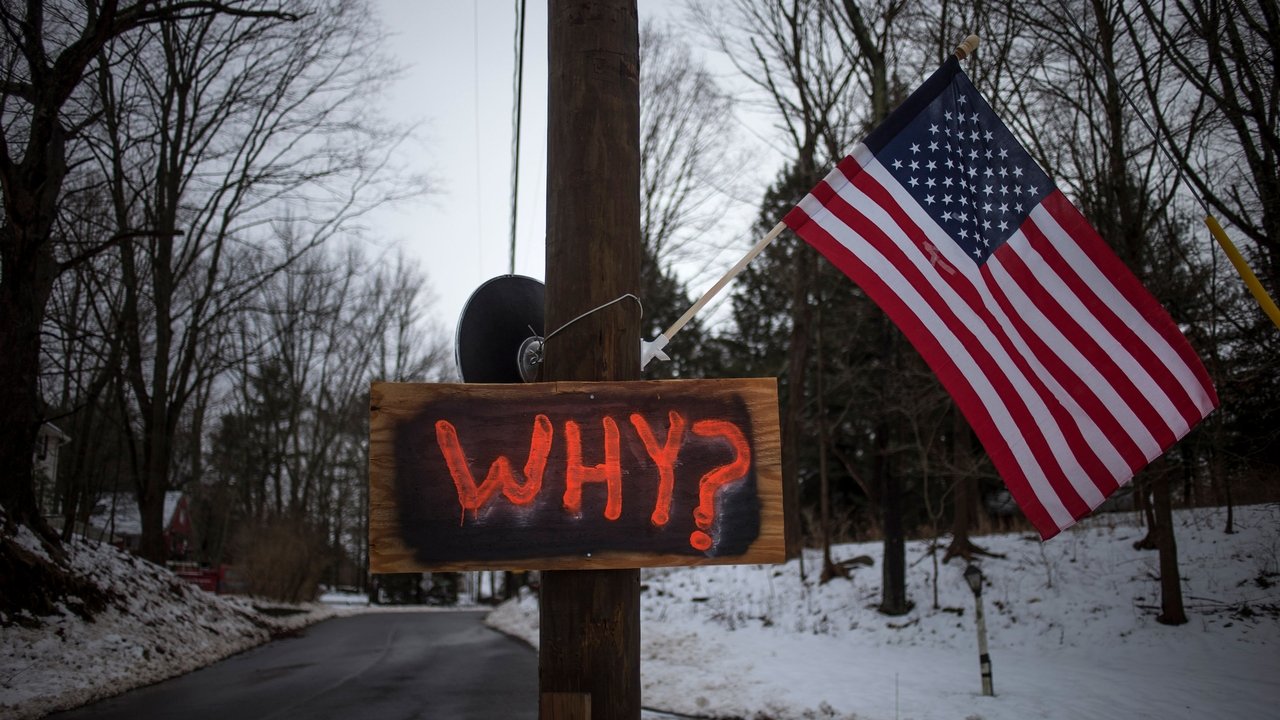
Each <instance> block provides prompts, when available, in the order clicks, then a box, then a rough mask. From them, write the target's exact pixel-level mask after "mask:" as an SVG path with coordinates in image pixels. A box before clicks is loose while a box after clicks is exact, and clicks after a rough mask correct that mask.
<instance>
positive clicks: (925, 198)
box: [924, 195, 937, 205]
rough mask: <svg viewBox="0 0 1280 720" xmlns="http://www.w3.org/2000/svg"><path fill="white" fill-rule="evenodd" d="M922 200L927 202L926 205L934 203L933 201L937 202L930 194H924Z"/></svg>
mask: <svg viewBox="0 0 1280 720" xmlns="http://www.w3.org/2000/svg"><path fill="white" fill-rule="evenodd" d="M924 201H925V203H926V204H928V205H932V204H934V203H935V202H937V200H935V199H934V197H933V196H932V195H925V196H924Z"/></svg>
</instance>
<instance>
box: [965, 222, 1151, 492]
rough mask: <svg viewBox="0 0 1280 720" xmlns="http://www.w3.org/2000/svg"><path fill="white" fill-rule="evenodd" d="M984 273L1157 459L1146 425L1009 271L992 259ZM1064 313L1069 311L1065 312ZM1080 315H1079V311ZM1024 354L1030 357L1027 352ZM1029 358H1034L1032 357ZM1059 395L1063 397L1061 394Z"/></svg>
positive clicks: (1145, 451) (1146, 454)
mask: <svg viewBox="0 0 1280 720" xmlns="http://www.w3.org/2000/svg"><path fill="white" fill-rule="evenodd" d="M1025 239H1026V238H1025V237H1024V236H1023V235H1022V232H1021V231H1019V232H1018V233H1016V234H1015V235H1014V236H1013V237H1011V238H1010V239H1009V242H1010V243H1013V242H1015V241H1019V242H1022V241H1025ZM987 269H988V271H989V272H990V273H991V278H992V280H993V281H994V282H995V284H996V285H997V286H999V287H1000V289H1001V291H1002V292H1003V293H1004V295H1005V297H1006V298H1007V299H1008V301H1009V304H1010V305H1012V306H1013V308H1014V310H1016V311H1017V313H1018V316H1019V317H1021V318H1022V319H1023V321H1024V322H1026V324H1027V325H1029V326H1031V327H1033V328H1035V329H1036V331H1037V333H1036V337H1038V338H1039V339H1040V341H1041V342H1043V343H1044V344H1045V346H1046V347H1048V348H1049V350H1050V351H1051V352H1052V353H1053V354H1054V355H1056V356H1057V357H1058V359H1059V360H1061V361H1062V363H1063V364H1064V365H1066V366H1067V369H1068V370H1070V371H1071V373H1072V374H1073V375H1075V377H1076V379H1077V380H1078V381H1079V382H1080V383H1081V384H1083V385H1084V386H1085V387H1087V388H1088V389H1089V391H1090V392H1092V393H1093V395H1094V397H1095V398H1096V399H1097V400H1098V402H1100V403H1102V406H1103V407H1104V408H1105V409H1106V410H1107V411H1108V412H1110V413H1111V416H1112V417H1113V418H1115V420H1116V422H1117V423H1118V424H1119V425H1120V428H1121V429H1122V430H1124V431H1125V433H1127V434H1128V435H1129V437H1130V438H1131V439H1132V440H1133V442H1134V443H1135V444H1136V445H1137V446H1138V450H1139V451H1141V452H1142V454H1143V456H1144V457H1146V458H1147V459H1148V460H1150V459H1151V458H1152V457H1154V456H1156V455H1159V454H1160V443H1159V442H1158V441H1157V440H1156V439H1155V436H1154V435H1152V434H1151V431H1150V430H1148V429H1147V426H1146V424H1144V423H1143V422H1142V420H1141V419H1140V418H1139V417H1138V415H1137V413H1135V412H1134V411H1133V408H1132V407H1130V406H1129V404H1128V403H1126V402H1125V401H1124V398H1122V397H1121V396H1120V393H1119V392H1118V391H1117V390H1116V389H1115V386H1113V385H1112V384H1111V383H1109V382H1107V381H1106V379H1105V378H1104V377H1103V376H1102V373H1101V372H1100V371H1099V370H1098V369H1097V368H1096V367H1095V366H1094V365H1093V364H1092V363H1090V362H1089V360H1088V358H1086V357H1085V356H1084V354H1082V353H1081V352H1080V350H1079V348H1077V347H1076V346H1075V344H1074V343H1072V342H1071V341H1070V340H1069V339H1068V338H1067V337H1066V336H1065V335H1063V334H1062V332H1061V331H1060V330H1058V328H1057V326H1056V325H1054V324H1053V322H1051V321H1050V320H1049V318H1047V317H1045V315H1044V313H1043V312H1041V311H1040V307H1039V305H1038V304H1037V303H1036V301H1034V300H1032V299H1031V297H1030V296H1029V295H1027V293H1026V288H1024V287H1023V286H1022V285H1021V284H1019V283H1018V282H1017V281H1015V280H1014V279H1013V277H1012V276H1010V275H1009V271H1008V270H1006V269H1005V267H1004V264H1003V263H1001V262H1000V259H999V258H998V257H997V256H994V255H993V256H992V257H991V259H990V260H988V261H987ZM988 292H989V290H988ZM1068 312H1070V311H1069V310H1068ZM1080 312H1083V310H1081V311H1080ZM1071 314H1072V316H1073V317H1076V316H1078V315H1079V313H1078V312H1072V313H1071ZM1025 352H1027V353H1031V351H1030V349H1029V348H1028V349H1027V350H1026V351H1025ZM1030 356H1031V357H1034V355H1030ZM1063 392H1064V393H1066V391H1065V390H1064V391H1063ZM1066 397H1070V394H1069V393H1067V394H1066ZM1072 402H1074V400H1073V401H1072ZM1109 442H1110V441H1108V443H1109ZM1129 475H1130V473H1129V471H1128V468H1127V464H1126V470H1125V472H1124V474H1123V475H1120V476H1117V479H1121V478H1127V477H1128V476H1129Z"/></svg>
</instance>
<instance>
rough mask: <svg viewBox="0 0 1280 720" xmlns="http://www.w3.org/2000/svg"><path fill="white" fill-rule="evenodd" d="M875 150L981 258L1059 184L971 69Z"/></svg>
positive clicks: (960, 242)
mask: <svg viewBox="0 0 1280 720" xmlns="http://www.w3.org/2000/svg"><path fill="white" fill-rule="evenodd" d="M871 150H872V152H874V153H875V155H876V157H877V158H878V159H879V160H880V163H881V164H882V165H884V166H885V167H886V168H888V169H889V172H890V173H892V174H893V176H894V178H895V179H897V181H898V182H899V183H900V184H901V185H902V187H904V188H905V189H906V190H907V192H909V193H910V194H911V196H912V197H914V198H915V200H916V202H917V203H919V204H920V207H922V208H924V209H925V211H926V212H928V213H929V215H930V216H932V217H933V219H934V221H936V222H937V223H938V225H939V226H940V227H941V228H942V229H943V230H944V231H945V232H946V233H947V235H948V236H950V237H951V239H952V240H954V241H955V243H956V244H957V245H959V246H960V247H961V248H962V249H963V250H964V252H965V254H966V255H968V256H969V257H970V258H971V259H972V260H973V261H974V262H975V263H977V264H978V265H981V264H982V263H985V262H986V261H987V258H989V257H991V254H992V253H994V252H995V251H996V249H997V248H999V247H1000V246H1001V245H1003V244H1004V243H1005V242H1006V241H1007V240H1008V239H1009V238H1010V236H1012V235H1013V234H1014V232H1016V231H1017V229H1018V227H1019V226H1021V225H1022V223H1023V221H1024V220H1026V218H1027V215H1028V214H1029V213H1030V212H1031V210H1032V208H1034V207H1035V206H1036V205H1037V204H1039V203H1040V201H1041V200H1042V199H1044V197H1045V196H1046V195H1048V194H1049V193H1050V191H1052V189H1053V183H1052V182H1051V181H1050V180H1049V177H1048V176H1047V175H1045V173H1044V171H1043V170H1041V169H1040V167H1039V166H1038V165H1036V163H1035V161H1034V160H1032V159H1031V156H1030V155H1029V154H1028V153H1027V151H1026V150H1025V149H1023V147H1022V145H1021V144H1020V143H1019V142H1018V141H1017V140H1016V139H1015V138H1014V137H1013V133H1011V132H1009V128H1007V127H1006V126H1005V124H1004V123H1003V122H1001V121H1000V119H999V118H998V117H996V115H995V113H994V112H992V110H991V107H990V106H989V105H988V104H987V102H986V100H984V99H983V98H982V96H981V95H980V94H979V93H978V91H977V89H975V88H974V87H973V85H972V83H970V82H969V78H968V77H966V76H965V75H964V73H963V72H958V71H957V73H956V74H955V76H954V77H953V78H952V80H951V82H950V83H949V84H947V85H945V86H943V87H942V89H941V92H939V93H938V95H937V96H936V97H934V98H933V99H932V101H930V102H928V104H927V105H924V107H923V109H922V110H921V111H920V112H919V113H918V114H917V115H916V116H915V117H914V118H913V119H911V120H910V121H909V122H907V124H906V125H905V127H903V128H902V129H901V131H900V132H898V133H896V134H895V135H893V136H892V137H890V138H889V139H888V140H887V141H886V142H885V143H884V145H883V146H882V147H871Z"/></svg>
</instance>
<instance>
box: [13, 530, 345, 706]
mask: <svg viewBox="0 0 1280 720" xmlns="http://www.w3.org/2000/svg"><path fill="white" fill-rule="evenodd" d="M19 533H25V534H20V535H19V536H18V537H17V538H16V539H17V540H18V541H19V542H20V543H21V544H22V545H23V546H24V547H26V548H28V549H30V550H32V552H38V553H39V554H41V555H43V554H44V553H43V550H41V549H40V545H39V541H38V540H36V539H35V536H34V535H31V536H30V537H27V535H30V532H29V531H27V530H26V528H19ZM33 545H34V548H33V547H32V546H33ZM66 549H67V552H68V556H69V557H70V560H71V564H72V567H73V568H74V569H75V571H76V572H77V573H78V574H80V575H82V576H85V577H88V578H90V579H91V580H92V582H93V583H94V584H96V585H98V586H99V587H100V588H102V589H103V590H105V591H107V592H108V593H109V594H110V595H111V596H112V597H113V599H112V601H111V602H110V604H109V605H108V607H107V609H106V610H104V611H103V612H101V613H99V614H98V615H97V616H96V617H95V618H94V621H93V622H85V621H84V620H82V619H81V618H80V617H78V616H77V615H76V614H74V613H72V612H71V611H69V610H67V609H66V608H60V609H61V610H62V613H61V615H58V616H52V617H46V618H40V620H41V621H42V623H43V627H39V628H25V627H21V626H19V625H16V624H15V625H10V626H8V627H3V628H2V629H0V718H34V717H40V716H42V715H45V714H47V713H50V712H54V711H56V710H62V709H66V708H70V707H75V706H78V705H82V704H84V703H87V702H90V701H93V700H97V699H100V698H104V697H109V696H111V695H115V694H118V693H121V692H124V691H125V690H128V689H131V688H134V687H138V686H141V685H147V684H150V683H154V682H157V681H159V680H163V679H165V678H168V677H172V676H175V675H181V674H183V673H186V672H189V671H191V670H194V669H196V668H200V667H203V666H205V665H208V664H209V663H212V662H215V661H217V660H220V659H222V658H224V657H226V656H228V655H232V654H234V653H237V652H240V651H242V650H246V649H248V648H251V647H253V646H255V645H258V644H261V643H263V642H266V641H267V640H269V639H270V638H271V637H273V636H275V635H278V634H281V633H287V632H290V631H292V630H296V629H298V628H301V627H303V626H305V625H308V624H310V623H313V622H316V621H318V620H321V619H324V618H326V617H330V616H332V615H333V614H334V613H335V612H336V611H335V610H334V609H332V608H329V607H326V606H320V605H315V606H297V607H280V606H279V605H274V604H273V605H271V606H270V607H268V606H267V605H266V604H263V603H258V604H256V605H255V603H254V602H253V601H252V600H250V599H248V598H232V597H226V596H217V595H213V594H210V593H207V592H205V591H203V590H200V589H199V588H197V587H195V586H194V585H191V584H189V583H187V582H184V581H182V580H179V579H178V578H177V577H176V576H174V575H173V574H172V573H170V572H169V571H167V570H165V569H164V568H161V567H159V566H156V565H153V564H151V563H148V562H145V561H143V560H140V559H138V558H136V557H133V556H131V555H128V554H126V553H123V552H121V551H119V550H117V549H116V548H114V547H111V546H109V545H102V544H99V543H95V542H91V541H87V540H83V539H77V540H75V541H74V542H72V543H70V544H69V545H67V546H66Z"/></svg>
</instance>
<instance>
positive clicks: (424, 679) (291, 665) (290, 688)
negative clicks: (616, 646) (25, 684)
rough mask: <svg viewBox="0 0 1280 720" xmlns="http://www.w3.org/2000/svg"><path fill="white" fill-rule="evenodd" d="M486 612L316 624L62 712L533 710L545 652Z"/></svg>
mask: <svg viewBox="0 0 1280 720" xmlns="http://www.w3.org/2000/svg"><path fill="white" fill-rule="evenodd" d="M483 617H484V614H483V613H479V612H434V613H427V612H424V613H416V612H415V613H372V614H368V615H357V616H354V617H347V618H337V619H333V620H327V621H325V622H322V623H319V624H317V625H313V626H312V627H310V628H308V629H307V630H306V631H304V634H303V635H302V636H301V637H297V638H288V639H283V640H277V641H275V642H272V643H268V644H267V645H263V646H260V647H257V648H254V649H253V650H250V651H248V652H245V653H241V654H240V655H236V656H234V657H231V658H228V659H227V660H224V661H222V662H220V663H218V664H216V665H211V666H209V667H207V668H204V669H202V670H197V671H196V672H193V673H190V674H188V675H184V676H182V677H179V678H174V679H173V680H167V681H165V682H162V683H159V684H156V685H152V686H150V687H145V688H140V689H138V690H134V691H131V692H128V693H125V694H124V695H121V696H119V697H115V698H111V699H108V700H103V701H102V702H99V703H95V704H93V705H89V706H86V707H82V708H79V709H77V710H72V711H68V712H65V713H60V714H57V715H52V716H50V717H51V718H56V719H57V720H81V719H84V718H94V719H95V720H111V719H112V718H120V719H121V720H125V719H128V720H153V719H154V720H160V719H164V720H268V719H270V720H289V719H290V718H299V719H301V718H305V719H306V720H328V719H332V720H358V719H362V718H377V719H378V720H409V719H410V718H442V719H452V718H460V719H468V718H475V719H477V720H486V719H487V718H495V719H498V718H500V719H503V720H505V719H507V718H511V719H512V720H518V719H519V718H534V717H536V716H537V697H538V657H537V654H536V653H534V652H533V651H531V650H530V649H528V648H527V647H525V646H524V645H521V644H520V643H518V642H516V641H515V640H512V639H511V638H508V637H506V636H504V635H501V634H499V633H496V632H494V631H492V630H490V629H488V628H486V627H485V626H484V625H483V624H482V622H481V620H482V619H483Z"/></svg>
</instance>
